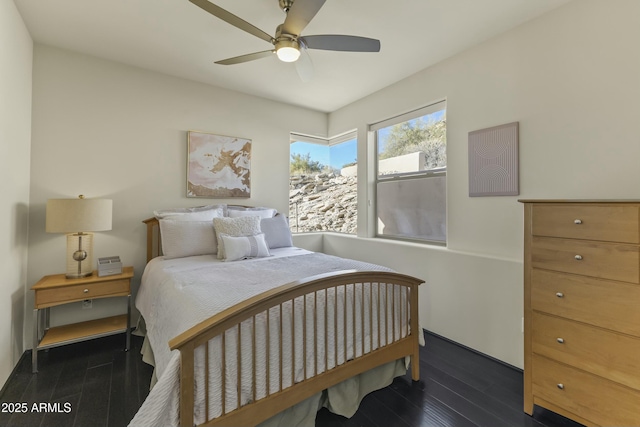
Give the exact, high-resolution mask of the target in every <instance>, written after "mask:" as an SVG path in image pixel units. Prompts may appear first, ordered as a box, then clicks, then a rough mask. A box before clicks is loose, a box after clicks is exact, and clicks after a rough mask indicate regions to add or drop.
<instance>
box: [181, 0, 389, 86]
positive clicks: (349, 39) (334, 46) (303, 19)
mask: <svg viewBox="0 0 640 427" xmlns="http://www.w3.org/2000/svg"><path fill="white" fill-rule="evenodd" d="M189 1H190V2H191V3H193V4H195V5H196V6H198V7H200V8H202V9H204V10H205V11H207V12H209V13H210V14H212V15H213V16H215V17H217V18H220V19H222V20H223V21H225V22H227V23H229V24H231V25H233V26H234V27H237V28H239V29H241V30H243V31H246V32H247V33H249V34H252V35H254V36H256V37H258V38H260V39H262V40H264V41H267V42H269V43H271V44H272V45H273V46H274V48H273V49H269V50H264V51H261V52H254V53H249V54H246V55H240V56H236V57H233V58H228V59H223V60H221V61H216V64H221V65H233V64H240V63H243V62H248V61H253V60H256V59H261V58H266V57H268V56H271V55H272V54H273V53H274V52H275V54H276V55H277V56H278V58H279V59H280V60H281V61H283V62H296V66H297V69H298V74H300V77H301V78H302V80H305V81H306V80H309V79H310V74H311V60H310V59H309V57H308V56H307V55H306V49H320V50H334V51H342V52H379V51H380V41H379V40H376V39H370V38H367V37H359V36H348V35H336V34H323V35H312V36H302V35H301V33H302V30H304V29H305V27H306V26H307V25H308V24H309V22H310V21H311V20H312V19H313V17H314V16H316V14H317V13H318V11H319V10H320V8H321V7H322V6H323V5H324V3H325V1H326V0H278V3H279V4H280V8H281V9H282V10H283V11H284V12H285V13H286V14H287V17H286V18H285V20H284V23H282V24H280V25H278V27H277V28H276V33H275V36H273V37H272V36H271V35H269V34H267V33H266V32H264V31H262V30H261V29H259V28H257V27H255V26H253V25H251V24H250V23H248V22H247V21H245V20H243V19H241V18H239V17H237V16H236V15H234V14H232V13H230V12H228V11H226V10H224V9H222V8H221V7H220V6H216V5H215V4H213V3H211V2H209V1H208V0H189ZM302 53H304V54H305V55H304V56H303V57H302V60H301V61H298V59H300V57H301V54H302Z"/></svg>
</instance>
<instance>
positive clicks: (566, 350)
mask: <svg viewBox="0 0 640 427" xmlns="http://www.w3.org/2000/svg"><path fill="white" fill-rule="evenodd" d="M532 332H533V333H532V348H533V352H534V353H536V354H540V355H543V356H547V357H549V358H551V359H554V360H557V361H559V362H563V363H566V364H567V365H571V366H574V367H576V368H579V369H582V370H584V371H587V372H591V373H593V374H596V375H599V376H601V377H605V378H608V379H610V380H612V381H615V382H618V383H620V384H624V385H626V386H629V387H632V388H635V389H636V390H640V357H639V355H640V339H638V338H634V337H630V336H628V335H622V334H619V333H616V332H610V331H608V330H606V329H600V328H597V327H594V326H589V325H585V324H584V323H578V322H574V321H573V320H566V319H562V318H558V317H553V316H548V315H545V314H541V313H537V312H534V313H533V329H532ZM638 409H639V410H640V407H639V408H638Z"/></svg>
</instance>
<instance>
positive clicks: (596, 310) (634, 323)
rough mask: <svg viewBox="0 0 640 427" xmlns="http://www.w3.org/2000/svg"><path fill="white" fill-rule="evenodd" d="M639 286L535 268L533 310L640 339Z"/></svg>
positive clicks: (532, 292)
mask: <svg viewBox="0 0 640 427" xmlns="http://www.w3.org/2000/svg"><path fill="white" fill-rule="evenodd" d="M639 307H640V286H638V285H632V284H629V283H621V282H612V281H608V280H602V279H594V278H591V277H582V276H575V275H572V274H565V273H556V272H553V271H546V270H538V269H533V270H532V271H531V308H532V309H534V310H537V311H542V312H545V313H549V314H555V315H557V316H562V317H566V318H568V319H573V320H577V321H579V322H584V323H589V324H591V325H595V326H601V327H603V328H607V329H613V330H616V331H619V332H623V333H625V334H629V335H635V336H637V337H640V309H639Z"/></svg>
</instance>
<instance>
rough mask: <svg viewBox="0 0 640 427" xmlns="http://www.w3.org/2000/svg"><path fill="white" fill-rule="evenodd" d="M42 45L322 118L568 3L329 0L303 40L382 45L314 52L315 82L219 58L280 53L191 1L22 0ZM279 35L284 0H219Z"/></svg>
mask: <svg viewBox="0 0 640 427" xmlns="http://www.w3.org/2000/svg"><path fill="white" fill-rule="evenodd" d="M14 1H15V4H16V6H17V7H18V9H19V11H20V13H21V15H22V17H23V19H24V21H25V23H26V25H27V28H28V29H29V31H30V33H31V36H32V37H33V39H34V41H35V42H37V43H42V44H46V45H51V46H57V47H61V48H65V49H69V50H72V51H76V52H81V53H84V54H88V55H92V56H96V57H100V58H106V59H110V60H113V61H118V62H122V63H125V64H130V65H134V66H137V67H141V68H145V69H149V70H155V71H159V72H162V73H166V74H169V75H173V76H177V77H182V78H186V79H190V80H195V81H198V82H203V83H208V84H211V85H215V86H221V87H225V88H228V89H232V90H236V91H240V92H244V93H248V94H253V95H257V96H261V97H265V98H269V99H273V100H277V101H282V102H286V103H290V104H294V105H299V106H304V107H308V108H312V109H315V110H319V111H325V112H330V111H335V110H337V109H338V108H340V107H342V106H344V105H347V104H349V103H351V102H353V101H355V100H357V99H359V98H362V97H363V96H366V95H368V94H370V93H373V92H375V91H377V90H379V89H382V88H383V87H385V86H388V85H390V84H392V83H394V82H397V81H399V80H401V79H403V78H404V77H407V76H409V75H411V74H414V73H416V72H418V71H420V70H422V69H424V68H427V67H429V66H430V65H433V64H435V63H437V62H439V61H441V60H443V59H445V58H447V57H450V56H452V55H454V54H456V53H458V52H460V51H462V50H465V49H468V48H469V47H471V46H473V45H475V44H478V43H480V42H482V41H484V40H487V39H489V38H491V37H493V36H495V35H497V34H500V33H502V32H504V31H506V30H508V29H510V28H513V27H515V26H517V25H519V24H521V23H523V22H525V21H527V20H530V19H533V18H535V17H536V16H539V15H541V14H543V13H545V12H547V11H549V10H551V9H554V8H556V7H559V6H561V5H562V4H564V3H566V2H568V1H569V0H327V2H326V3H325V5H324V6H323V7H322V9H321V10H320V12H319V13H318V14H317V15H316V17H315V18H314V19H313V21H312V22H311V23H310V24H309V25H308V27H307V28H306V29H305V30H304V32H303V35H312V34H351V35H359V36H365V37H371V38H377V39H379V40H380V41H381V46H382V47H381V51H380V52H379V53H346V52H328V51H320V50H310V51H309V53H310V55H311V57H312V61H313V64H314V69H315V73H314V77H313V80H311V81H310V82H308V83H303V82H302V81H301V80H300V78H299V77H298V75H297V73H296V70H295V66H294V65H293V64H286V63H282V62H280V61H278V59H277V58H276V57H275V56H273V57H270V58H265V59H260V60H257V61H252V62H247V63H244V64H239V65H229V66H224V65H216V64H214V61H218V60H221V59H226V58H229V57H234V56H239V55H243V54H246V53H252V52H256V51H262V50H268V49H270V48H271V47H272V46H271V45H270V44H269V43H267V42H265V41H263V40H260V39H258V38H256V37H254V36H252V35H250V34H247V33H245V32H243V31H241V30H239V29H237V28H235V27H233V26H231V25H229V24H227V23H225V22H223V21H221V20H219V19H218V18H215V17H214V16H212V15H210V14H208V13H207V12H205V11H204V10H202V9H200V8H199V7H197V6H195V5H194V4H192V3H190V2H189V1H188V0H110V1H88V0H48V1H34V0H14ZM214 3H216V4H217V5H218V6H220V7H222V8H224V9H226V10H228V11H229V12H231V13H233V14H235V15H237V16H239V17H240V18H242V19H244V20H245V21H248V22H250V23H251V24H253V25H255V26H256V27H258V28H260V29H262V30H264V31H265V32H267V33H269V34H274V33H275V29H276V27H277V25H278V24H281V23H282V22H283V21H284V18H285V15H284V13H283V12H282V11H281V10H280V8H279V6H278V0H241V1H240V0H214Z"/></svg>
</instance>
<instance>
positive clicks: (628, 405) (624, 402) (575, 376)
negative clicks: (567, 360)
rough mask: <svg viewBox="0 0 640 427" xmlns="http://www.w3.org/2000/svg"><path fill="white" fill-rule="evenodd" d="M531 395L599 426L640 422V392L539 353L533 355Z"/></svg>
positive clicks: (628, 424)
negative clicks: (639, 409) (538, 354)
mask: <svg viewBox="0 0 640 427" xmlns="http://www.w3.org/2000/svg"><path fill="white" fill-rule="evenodd" d="M533 374H534V375H533V398H534V403H537V402H536V399H537V398H540V399H544V400H545V401H546V402H552V403H553V404H554V405H557V406H558V407H561V408H563V409H564V410H566V411H569V412H571V413H573V414H576V415H578V416H579V417H581V418H584V419H587V420H589V421H591V422H593V423H596V424H597V425H601V426H638V425H640V411H638V408H639V407H640V406H639V404H640V392H638V391H635V390H631V389H630V388H627V387H625V386H622V385H619V384H616V383H614V382H612V381H609V380H606V379H604V378H601V377H598V376H596V375H592V374H588V373H586V372H583V371H581V370H579V369H574V368H571V367H569V366H566V365H563V364H561V363H557V362H554V361H552V360H549V359H547V358H545V357H542V356H537V355H534V356H533Z"/></svg>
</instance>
